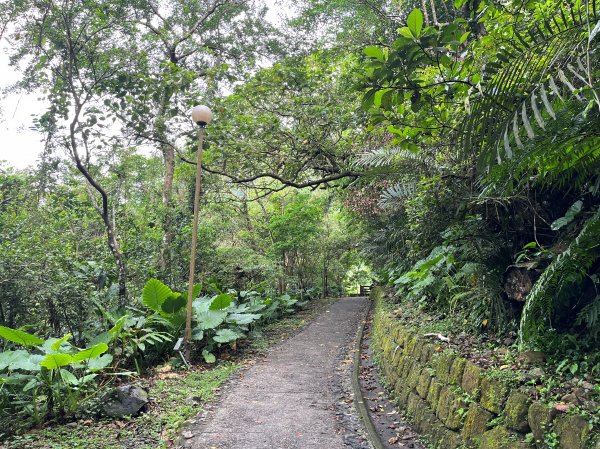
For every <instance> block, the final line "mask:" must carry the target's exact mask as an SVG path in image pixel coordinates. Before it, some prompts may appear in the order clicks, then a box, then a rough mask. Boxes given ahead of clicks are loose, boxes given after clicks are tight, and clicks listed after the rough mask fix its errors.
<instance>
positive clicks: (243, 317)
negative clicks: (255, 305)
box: [227, 313, 262, 325]
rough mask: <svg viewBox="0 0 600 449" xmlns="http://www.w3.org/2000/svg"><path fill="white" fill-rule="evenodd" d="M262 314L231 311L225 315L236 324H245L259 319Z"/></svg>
mask: <svg viewBox="0 0 600 449" xmlns="http://www.w3.org/2000/svg"><path fill="white" fill-rule="evenodd" d="M261 317H262V315H259V314H257V313H232V314H230V315H229V316H228V317H227V321H228V322H230V323H235V324H237V325H246V324H251V323H254V322H255V321H257V320H259V319H260V318H261Z"/></svg>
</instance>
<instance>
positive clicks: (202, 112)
mask: <svg viewBox="0 0 600 449" xmlns="http://www.w3.org/2000/svg"><path fill="white" fill-rule="evenodd" d="M212 119H213V113H212V111H211V110H210V109H209V108H208V106H195V107H194V109H192V120H193V121H194V122H196V123H198V124H199V125H201V126H206V125H208V124H209V123H210V122H211V121H212Z"/></svg>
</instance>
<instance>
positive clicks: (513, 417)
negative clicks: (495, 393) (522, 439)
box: [504, 391, 530, 433]
mask: <svg viewBox="0 0 600 449" xmlns="http://www.w3.org/2000/svg"><path fill="white" fill-rule="evenodd" d="M529 404H530V400H529V396H527V395H526V394H523V393H521V392H519V391H513V392H512V393H510V394H509V395H508V399H507V400H506V405H505V406H504V416H505V422H506V425H507V427H508V428H509V429H513V430H516V431H517V432H521V433H527V432H529V423H528V422H527V413H528V411H529Z"/></svg>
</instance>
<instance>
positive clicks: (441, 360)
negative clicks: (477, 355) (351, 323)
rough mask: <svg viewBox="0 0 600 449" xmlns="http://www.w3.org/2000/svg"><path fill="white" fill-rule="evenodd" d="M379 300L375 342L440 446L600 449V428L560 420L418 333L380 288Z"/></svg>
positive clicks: (397, 391)
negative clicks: (406, 324) (597, 435)
mask: <svg viewBox="0 0 600 449" xmlns="http://www.w3.org/2000/svg"><path fill="white" fill-rule="evenodd" d="M371 296H372V298H373V299H374V300H375V315H374V330H373V339H372V342H373V343H372V344H373V349H374V352H375V354H376V356H377V358H378V361H379V364H380V367H381V370H382V374H383V376H384V377H385V381H386V383H387V384H388V386H389V388H390V389H391V390H392V393H393V394H394V395H395V396H396V399H397V401H398V402H399V405H400V406H401V407H402V408H403V409H404V411H405V412H406V414H407V415H408V416H409V417H410V418H411V419H412V421H413V423H414V425H415V427H416V428H417V430H418V431H419V432H421V433H422V434H423V435H424V436H425V437H427V438H428V439H429V441H430V442H431V443H432V445H433V446H435V447H438V448H442V449H456V448H459V447H471V448H480V449H524V448H528V447H534V448H535V447H536V446H537V447H538V448H544V447H558V448H560V449H600V443H598V442H594V441H597V440H598V439H597V438H594V437H593V436H592V435H593V434H594V433H596V432H597V430H598V429H590V426H589V423H588V422H587V421H586V420H585V419H584V418H582V417H581V416H576V415H567V414H557V413H555V411H554V410H553V409H552V408H551V407H550V405H548V404H544V403H541V402H532V401H531V400H530V398H529V396H528V395H526V394H524V393H522V392H520V391H519V390H517V389H514V390H512V389H511V388H510V387H509V386H507V385H506V384H505V383H503V382H502V381H501V380H497V379H494V378H493V376H490V375H489V373H487V375H486V371H485V370H484V369H482V368H480V367H478V366H477V365H475V364H473V363H472V362H470V361H468V360H466V359H465V358H463V357H460V356H459V355H455V354H451V353H449V352H447V351H446V352H444V351H442V348H441V347H440V345H437V344H435V343H431V342H428V341H426V340H425V339H423V338H421V337H420V336H417V335H414V334H413V333H412V332H411V331H410V330H409V329H407V328H405V327H404V326H402V325H401V324H400V323H399V322H398V321H397V320H396V319H394V317H393V316H392V314H391V313H390V312H389V311H387V310H386V308H385V305H384V301H383V299H382V295H381V291H380V290H378V289H374V290H373V292H372V294H371ZM592 430H594V432H592ZM527 434H530V437H529V438H527V436H526V435H527ZM531 435H533V438H532V437H531ZM534 440H535V441H534ZM527 441H529V443H528V442H527Z"/></svg>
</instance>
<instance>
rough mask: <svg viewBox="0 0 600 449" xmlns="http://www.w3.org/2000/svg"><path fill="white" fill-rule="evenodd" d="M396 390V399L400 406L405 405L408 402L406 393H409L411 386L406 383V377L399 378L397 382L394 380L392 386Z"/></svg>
mask: <svg viewBox="0 0 600 449" xmlns="http://www.w3.org/2000/svg"><path fill="white" fill-rule="evenodd" d="M394 391H395V392H396V396H397V400H398V402H399V403H400V405H401V406H402V407H406V403H407V402H408V395H409V394H410V393H411V391H412V390H411V388H410V387H409V386H408V385H407V384H406V379H404V378H402V377H401V378H400V379H399V380H398V382H396V386H395V388H394Z"/></svg>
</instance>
